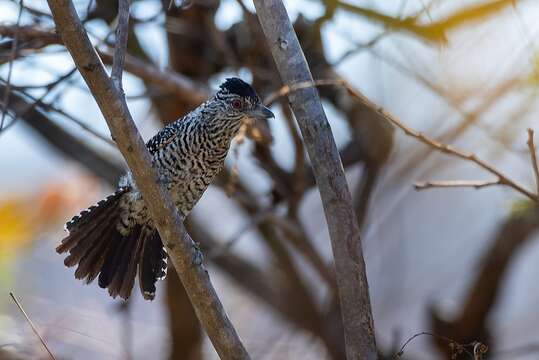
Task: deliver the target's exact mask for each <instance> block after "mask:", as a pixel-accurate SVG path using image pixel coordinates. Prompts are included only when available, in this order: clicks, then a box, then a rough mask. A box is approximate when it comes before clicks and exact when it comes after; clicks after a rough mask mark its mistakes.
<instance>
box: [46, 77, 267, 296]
mask: <svg viewBox="0 0 539 360" xmlns="http://www.w3.org/2000/svg"><path fill="white" fill-rule="evenodd" d="M246 117H250V118H255V119H256V118H269V117H273V114H272V112H271V111H270V110H269V109H267V108H266V107H265V106H263V105H262V104H261V103H260V99H259V97H258V96H257V94H256V93H255V91H254V90H253V88H252V87H251V86H250V85H249V84H247V83H245V82H243V81H242V80H240V79H238V78H230V79H227V80H226V81H225V82H224V83H223V84H222V85H221V86H220V90H219V91H218V92H217V93H216V94H215V95H214V96H213V97H212V98H211V99H209V100H208V101H206V102H205V103H203V104H201V105H200V106H199V107H198V108H196V109H195V110H193V111H192V112H190V113H189V114H187V115H185V116H184V117H182V118H180V119H179V120H177V121H175V122H174V123H172V124H170V125H168V126H166V127H165V128H164V129H163V130H161V131H160V132H159V133H157V134H156V135H155V136H154V137H153V138H152V139H151V140H150V141H148V143H147V147H148V150H149V151H150V154H151V155H152V158H153V162H154V165H156V166H157V168H158V169H159V173H160V176H161V178H162V180H163V182H164V183H165V184H166V186H167V188H168V189H169V190H170V193H171V195H172V198H173V200H174V202H175V204H176V206H177V208H178V211H179V213H180V215H181V216H182V218H185V217H186V216H187V215H188V214H189V213H190V211H191V209H192V208H193V206H194V205H195V204H196V203H197V201H198V200H199V199H200V197H201V196H202V194H203V193H204V191H205V190H206V189H207V187H208V186H209V184H210V183H211V182H212V181H213V179H214V178H215V176H216V175H217V174H218V173H219V171H220V170H221V169H222V167H223V164H224V160H225V157H226V155H227V153H228V149H229V147H230V143H231V141H232V139H233V138H234V136H235V135H236V134H237V132H238V130H239V128H240V126H241V123H242V119H243V118H246ZM65 228H66V230H67V231H68V236H67V237H65V238H64V239H63V240H62V243H61V244H60V245H59V246H58V247H57V249H56V250H57V252H58V253H64V252H69V256H67V257H66V259H65V261H64V263H65V265H66V266H74V265H76V264H78V267H77V270H76V271H75V277H76V278H77V279H85V280H86V282H87V283H90V282H92V281H93V280H94V279H95V278H96V277H97V276H99V279H98V283H99V286H100V287H102V288H108V291H109V294H110V295H111V296H112V297H116V296H118V295H119V296H120V297H122V298H124V299H127V298H128V297H129V296H130V294H131V290H132V288H133V285H134V281H135V276H136V274H137V272H138V278H139V284H140V288H141V292H142V294H143V296H144V298H145V299H148V300H152V299H153V298H154V296H155V283H156V282H157V280H160V279H163V278H164V277H165V275H166V259H167V254H166V252H165V250H164V248H163V245H162V243H161V238H160V237H159V233H158V232H157V230H156V229H155V227H154V226H153V222H152V219H151V218H150V215H149V212H148V209H147V208H146V205H145V203H144V201H143V200H142V197H141V195H140V193H139V191H138V189H137V186H136V184H135V182H134V181H133V179H132V177H131V174H130V173H127V174H126V175H125V176H124V177H123V178H122V179H121V181H120V184H119V186H118V189H117V191H116V192H115V193H114V194H112V195H110V196H109V197H107V198H106V199H104V200H101V201H100V202H98V203H97V204H96V205H94V206H91V207H90V208H88V209H87V210H84V211H82V212H81V213H80V214H79V215H77V216H75V217H73V218H72V219H71V220H70V221H69V222H68V223H67V224H66V226H65Z"/></svg>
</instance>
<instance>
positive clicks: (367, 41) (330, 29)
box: [0, 0, 539, 360]
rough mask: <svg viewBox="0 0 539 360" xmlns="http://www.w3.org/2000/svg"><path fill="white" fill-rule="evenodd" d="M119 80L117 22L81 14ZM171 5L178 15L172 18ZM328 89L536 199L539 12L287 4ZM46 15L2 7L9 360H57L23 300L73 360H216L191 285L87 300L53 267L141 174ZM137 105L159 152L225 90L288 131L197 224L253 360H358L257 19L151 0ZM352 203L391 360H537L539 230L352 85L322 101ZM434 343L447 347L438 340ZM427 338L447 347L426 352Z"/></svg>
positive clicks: (538, 219) (509, 7)
mask: <svg viewBox="0 0 539 360" xmlns="http://www.w3.org/2000/svg"><path fill="white" fill-rule="evenodd" d="M74 3H75V5H76V7H77V10H78V12H79V16H80V17H81V18H82V19H83V21H84V24H85V27H86V29H87V30H88V33H89V34H90V37H91V40H92V41H93V42H94V44H95V46H96V48H97V49H98V50H99V52H100V55H101V57H102V59H103V62H104V63H105V64H110V62H111V53H112V49H113V47H114V29H115V26H116V15H117V1H114V0H75V1H74ZM171 5H172V6H171ZM285 5H286V6H287V9H288V11H289V15H290V17H291V19H292V20H293V22H294V26H295V29H296V32H297V33H298V36H299V39H300V42H301V44H302V46H303V48H304V51H305V54H306V58H307V60H308V62H309V64H310V66H311V70H312V72H313V76H314V78H315V79H344V80H346V81H347V82H348V83H349V84H350V85H351V86H352V87H353V88H354V89H356V90H359V91H361V92H362V93H363V94H365V95H366V96H367V97H368V98H369V99H371V100H372V101H373V102H375V103H376V104H377V105H378V106H381V107H383V108H384V109H385V110H386V111H388V112H390V113H391V114H393V115H394V116H395V117H396V118H398V119H400V121H402V122H403V123H405V124H406V125H408V126H410V127H412V128H414V129H416V130H418V131H421V132H423V133H424V134H425V135H427V136H429V137H431V138H434V139H438V140H439V141H441V142H443V143H446V144H451V145H453V146H455V147H457V148H459V149H461V150H463V151H465V152H466V153H473V154H475V155H476V156H478V157H479V158H481V159H483V160H485V161H487V162H488V163H490V164H491V165H493V166H494V167H495V168H496V169H498V170H499V171H500V172H502V173H503V174H504V175H505V176H507V177H509V178H511V179H513V180H514V181H516V182H518V183H519V184H521V185H522V186H523V187H525V188H527V189H530V191H532V192H534V193H536V190H535V189H536V188H537V185H536V182H535V179H534V175H533V174H534V173H533V168H532V165H531V162H530V152H529V149H528V146H527V144H526V141H527V129H528V128H532V129H534V128H535V129H536V130H537V128H536V127H537V125H538V124H539V122H538V120H537V119H538V116H539V108H538V101H537V90H538V86H539V52H538V50H539V48H538V43H537V35H538V31H539V22H537V18H538V16H539V3H538V2H537V1H533V0H527V1H526V0H521V1H518V0H451V1H449V0H446V1H442V0H396V1H377V0H362V1H361V0H342V1H341V0H288V1H285ZM59 42H60V41H59V39H58V37H57V35H56V34H55V33H54V25H53V22H52V19H51V16H50V12H49V10H48V7H47V3H46V1H41V0H26V1H24V3H23V2H22V1H21V2H19V1H14V0H13V1H11V0H0V107H1V113H2V114H1V115H0V116H1V118H0V119H1V120H0V121H1V126H0V128H1V131H0V358H5V359H19V358H20V359H46V358H48V357H47V353H46V352H45V351H44V349H43V348H42V347H41V345H40V342H39V339H38V338H37V337H36V336H35V335H34V334H33V333H32V332H31V330H30V327H29V325H28V323H27V321H26V320H25V318H24V317H23V316H22V314H21V312H20V311H19V309H18V308H17V306H16V305H15V304H14V302H13V301H12V300H11V298H10V296H9V292H13V293H14V294H15V295H16V296H17V298H18V299H19V300H20V302H21V303H22V305H23V307H24V309H25V310H26V312H27V313H28V315H29V317H30V319H31V320H32V321H33V322H34V323H35V324H36V326H37V327H38V328H39V330H40V332H41V335H42V336H43V338H44V340H45V342H46V343H47V345H48V346H49V347H50V348H51V350H52V351H53V353H54V354H55V355H56V356H57V358H58V359H189V360H195V359H215V358H217V355H216V353H215V352H214V350H213V348H212V346H211V344H210V343H209V341H208V340H207V338H206V337H205V336H204V335H203V334H202V332H201V330H200V327H199V325H198V323H197V320H196V318H195V316H194V314H193V312H192V309H191V307H190V304H189V302H188V299H187V298H186V295H185V293H184V290H183V288H182V287H181V285H180V283H179V281H178V279H177V277H176V276H175V273H174V271H169V276H168V277H167V279H166V280H165V281H163V282H161V283H160V284H159V287H158V294H157V298H156V300H155V301H153V302H145V301H144V300H143V299H142V298H141V297H140V295H139V293H138V292H137V291H134V292H133V295H132V297H131V299H130V300H129V302H127V303H124V302H123V301H121V300H118V299H116V300H114V299H111V298H110V297H109V296H108V294H107V293H106V291H104V290H102V289H100V288H99V287H98V286H97V285H96V284H91V285H84V284H83V283H82V282H80V281H77V280H75V279H74V277H73V272H74V270H73V269H68V268H65V267H64V265H63V258H62V257H61V256H59V255H57V254H56V253H55V251H54V248H55V247H56V245H57V244H58V242H59V241H60V239H61V238H62V237H63V236H64V233H63V224H64V222H65V221H66V220H68V219H69V218H70V217H71V216H72V215H74V214H75V213H77V212H78V211H80V210H81V209H83V208H86V207H87V206H89V205H90V204H92V203H95V202H96V201H98V200H99V199H100V198H102V197H103V196H104V195H106V194H108V193H110V192H111V191H112V190H113V188H114V186H115V184H116V182H117V180H118V178H119V176H120V175H121V173H122V172H123V171H124V169H125V165H124V163H123V161H122V159H121V156H120V155H119V152H118V151H117V149H116V148H115V145H114V143H113V142H112V141H111V140H110V133H109V131H108V128H107V126H106V123H105V121H104V120H103V118H102V116H101V114H100V112H99V109H98V108H97V106H96V103H95V102H94V100H93V98H92V97H91V95H90V94H89V92H88V89H87V88H86V86H85V84H84V82H83V81H82V79H81V77H80V76H79V74H78V73H77V71H76V70H75V68H74V65H73V63H72V61H71V59H70V57H69V55H68V54H67V52H66V50H65V48H64V47H63V46H61V45H59ZM128 53H129V56H128V58H127V60H126V65H125V71H126V73H125V75H124V89H125V92H126V96H127V99H128V104H129V107H130V109H131V111H132V113H133V117H134V118H135V120H136V122H137V125H138V127H139V129H140V131H141V132H142V134H143V136H144V138H145V139H149V137H151V136H152V135H153V134H154V133H155V132H156V131H157V130H158V129H159V128H161V127H162V126H163V125H164V124H167V123H169V122H171V121H174V120H175V119H177V118H178V117H180V116H181V115H182V114H185V113H186V112H188V111H189V110H191V109H193V108H194V107H196V106H197V105H198V104H199V103H200V102H201V101H203V100H204V99H205V98H206V97H207V96H208V94H211V92H212V91H214V90H215V89H216V87H217V86H218V84H219V83H220V82H221V81H222V80H223V79H224V78H226V77H227V76H240V77H242V78H243V79H245V80H248V81H251V82H252V83H253V85H254V87H255V88H256V90H257V91H258V92H259V94H260V95H261V97H262V98H263V99H267V101H269V100H271V103H272V110H273V111H274V112H275V113H276V118H275V119H272V120H271V121H269V122H268V123H265V124H264V123H259V124H255V125H254V126H249V127H246V128H245V129H244V131H242V134H241V136H239V137H238V139H237V141H236V142H235V143H234V145H233V148H232V150H231V152H230V154H229V156H228V159H227V166H226V169H225V170H224V171H223V173H222V174H221V175H220V176H219V179H218V180H217V181H216V183H215V184H214V185H212V186H211V188H210V189H209V190H208V191H207V192H206V194H205V195H204V196H203V198H202V200H201V201H200V202H199V204H198V205H197V206H196V208H195V210H194V212H193V213H192V215H191V216H190V217H189V219H188V224H187V225H188V229H189V232H190V233H191V235H192V237H193V238H194V239H196V240H197V241H199V242H200V243H201V246H202V248H203V249H204V252H205V258H206V262H207V264H208V268H209V271H210V275H211V277H212V279H213V281H214V284H215V286H216V288H217V291H218V293H219V295H220V297H221V300H222V301H223V303H224V306H225V308H226V309H227V311H228V313H229V315H230V317H231V319H232V321H233V323H234V324H235V325H236V326H237V330H238V332H239V334H240V335H241V337H242V339H243V340H244V341H245V344H246V346H247V348H248V349H249V351H250V352H251V354H252V357H253V358H254V359H343V358H344V344H343V338H342V323H341V318H340V311H339V306H338V301H337V297H336V292H335V280H334V273H333V265H332V256H331V248H330V243H329V238H328V233H327V229H326V223H325V219H324V215H323V212H322V207H321V202H320V197H319V194H318V191H317V189H316V187H315V186H314V178H313V176H312V173H311V171H310V169H309V166H308V163H309V162H308V157H307V156H306V154H305V151H304V148H303V145H302V141H301V136H300V134H299V131H298V129H297V127H296V125H295V120H294V119H293V115H292V114H291V112H290V110H289V108H288V105H287V102H286V100H285V99H284V98H282V97H278V96H275V92H276V91H278V90H279V89H280V88H281V86H282V84H281V82H280V79H279V76H278V74H277V72H276V70H275V68H274V66H273V63H272V58H271V55H270V54H269V51H268V49H267V47H266V46H265V42H264V38H263V35H262V33H261V29H260V27H259V24H258V22H257V19H256V16H255V15H254V7H253V4H252V2H251V1H249V0H221V1H219V0H196V1H176V2H175V3H173V4H170V1H169V0H162V1H159V0H134V1H133V2H132V12H131V22H130V33H129V43H128ZM319 92H320V94H321V96H322V98H323V102H324V107H325V110H326V112H327V115H328V118H329V121H330V123H331V126H332V130H333V133H334V136H335V138H336V141H337V144H338V146H339V149H340V152H341V156H342V160H343V164H344V166H345V169H346V173H347V177H348V181H349V186H350V189H351V191H352V193H353V197H354V206H355V208H356V212H357V216H358V220H359V222H360V224H361V230H362V234H363V237H362V241H363V247H364V252H365V259H366V263H367V271H368V276H369V284H370V295H371V301H372V307H373V313H374V320H375V327H376V335H377V342H378V346H379V349H380V354H381V358H387V359H390V358H393V356H394V355H395V354H396V353H398V352H399V351H400V350H401V346H402V345H403V344H404V342H405V341H406V340H407V339H409V338H410V337H412V336H413V335H414V334H420V333H425V334H423V335H420V336H418V337H416V338H414V339H413V341H411V342H410V343H409V344H407V346H406V348H405V349H404V351H403V352H402V353H400V355H399V356H400V358H402V359H420V360H421V359H469V358H472V359H473V357H470V356H471V355H470V353H469V351H470V350H471V347H469V346H468V347H460V346H459V345H456V344H462V345H467V344H472V343H473V342H474V341H480V342H482V343H484V344H487V345H488V347H489V351H488V353H487V357H488V358H492V359H537V358H539V311H537V303H538V302H539V289H538V287H537V286H536V279H537V278H538V276H539V267H538V266H537V260H538V259H539V244H538V243H537V242H535V240H537V236H536V235H537V234H536V230H537V229H538V228H539V209H538V208H537V207H536V204H535V203H534V202H533V201H532V200H530V199H528V198H526V197H524V196H523V195H522V194H520V193H518V192H516V191H514V190H513V189H511V188H508V187H503V186H501V185H497V186H488V187H484V188H481V189H474V188H473V187H472V188H465V187H464V188H431V189H426V190H423V191H416V190H415V189H414V183H416V182H418V181H436V180H470V181H475V180H477V181H490V180H496V178H495V177H494V176H493V175H492V174H489V173H487V172H486V171H484V170H483V169H481V168H479V167H478V166H477V165H475V164H473V163H471V162H468V161H464V160H462V159H456V158H454V157H449V156H447V155H444V154H441V153H440V152H438V151H436V150H435V149H433V148H431V147H427V146H425V145H424V144H422V143H420V142H419V141H418V140H417V139H415V138H412V137H409V136H406V135H405V134H404V133H403V132H402V131H401V130H399V129H397V128H393V126H392V125H390V123H388V122H387V121H386V119H384V118H383V117H381V116H379V115H377V114H376V113H375V112H373V111H372V110H371V109H369V108H368V107H366V106H364V105H362V104H361V103H360V102H358V101H357V99H355V98H354V97H352V96H351V95H350V93H349V92H348V91H347V90H346V89H344V88H343V87H342V86H339V85H330V86H323V87H320V88H319ZM427 333H428V334H427ZM429 334H430V335H429Z"/></svg>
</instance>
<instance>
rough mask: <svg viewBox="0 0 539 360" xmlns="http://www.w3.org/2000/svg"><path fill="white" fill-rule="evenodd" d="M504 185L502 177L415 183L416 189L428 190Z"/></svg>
mask: <svg viewBox="0 0 539 360" xmlns="http://www.w3.org/2000/svg"><path fill="white" fill-rule="evenodd" d="M494 185H502V183H501V182H500V179H495V180H442V181H418V182H416V183H415V184H414V187H415V189H416V190H426V189H431V188H454V187H473V188H475V189H481V188H484V187H487V186H494Z"/></svg>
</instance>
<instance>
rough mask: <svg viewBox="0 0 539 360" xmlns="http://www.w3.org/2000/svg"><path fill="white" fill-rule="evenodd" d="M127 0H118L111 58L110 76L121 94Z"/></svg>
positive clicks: (126, 30) (126, 33)
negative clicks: (114, 44)
mask: <svg viewBox="0 0 539 360" xmlns="http://www.w3.org/2000/svg"><path fill="white" fill-rule="evenodd" d="M128 26H129V0H119V1H118V26H117V27H116V46H115V47H114V58H113V60H112V71H111V74H110V78H111V79H112V82H113V83H114V85H115V86H116V89H118V91H119V92H120V93H121V94H123V93H124V90H123V87H122V72H123V68H124V61H125V52H126V51H127V35H128V33H129V29H128Z"/></svg>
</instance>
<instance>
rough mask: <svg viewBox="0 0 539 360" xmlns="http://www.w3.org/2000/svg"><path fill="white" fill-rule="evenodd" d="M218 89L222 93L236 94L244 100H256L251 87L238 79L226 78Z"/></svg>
mask: <svg viewBox="0 0 539 360" xmlns="http://www.w3.org/2000/svg"><path fill="white" fill-rule="evenodd" d="M219 88H221V90H222V91H226V92H229V93H231V94H236V95H239V96H241V97H244V98H248V97H250V98H253V99H256V98H258V96H257V95H256V92H255V90H254V89H253V87H252V86H251V85H249V84H247V83H246V82H245V81H243V80H242V79H239V78H228V79H226V81H225V82H224V83H222V84H221V85H220V86H219Z"/></svg>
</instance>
